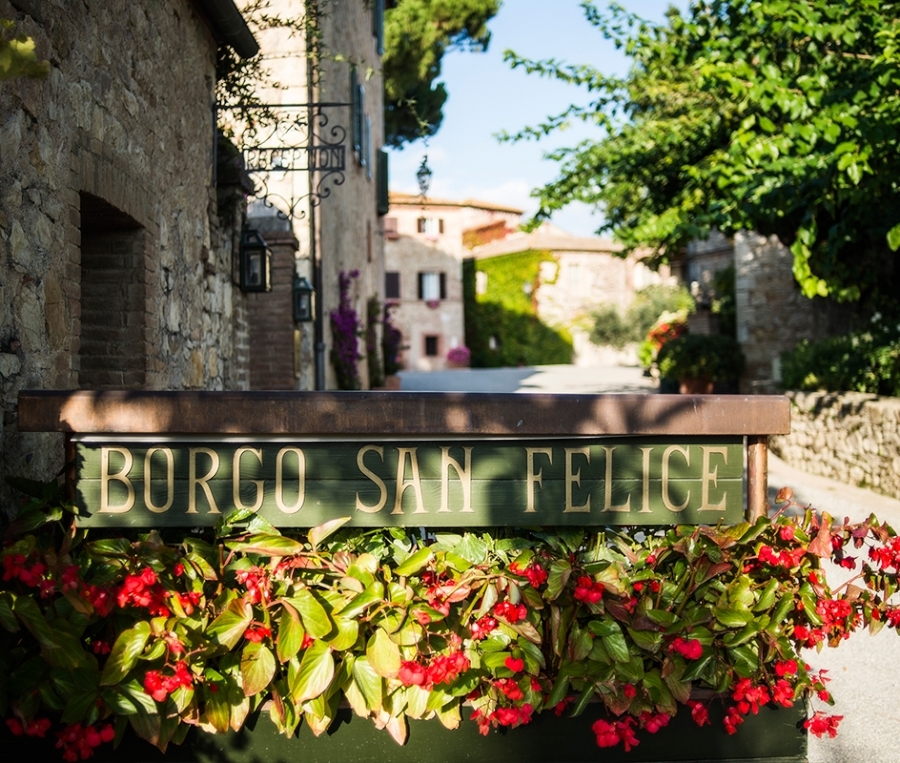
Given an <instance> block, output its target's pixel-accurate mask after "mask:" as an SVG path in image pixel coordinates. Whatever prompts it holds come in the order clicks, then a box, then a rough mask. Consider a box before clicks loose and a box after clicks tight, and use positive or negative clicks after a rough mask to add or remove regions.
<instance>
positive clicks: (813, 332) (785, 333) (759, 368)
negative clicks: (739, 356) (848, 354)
mask: <svg viewBox="0 0 900 763" xmlns="http://www.w3.org/2000/svg"><path fill="white" fill-rule="evenodd" d="M793 262H794V256H793V254H792V253H791V251H790V249H788V248H787V247H786V246H784V245H783V244H782V243H781V242H780V241H779V240H778V238H777V237H775V236H771V237H768V238H767V237H765V236H762V235H760V234H758V233H753V232H743V231H742V232H739V233H738V234H737V235H736V236H735V237H734V239H728V238H726V237H725V236H723V235H721V234H719V233H713V235H712V236H710V238H709V240H707V241H698V242H694V243H693V244H692V245H691V246H690V247H688V250H687V252H686V256H685V259H684V262H683V278H684V280H685V281H686V282H687V283H688V284H689V285H691V286H692V288H693V290H694V291H695V292H696V291H697V290H698V288H699V291H701V292H702V291H703V290H704V289H705V288H707V286H708V284H709V283H710V282H711V280H712V277H711V276H712V274H713V273H714V272H716V271H717V270H721V269H723V268H726V267H729V266H731V265H733V266H734V269H735V307H736V311H737V321H736V322H737V339H738V342H739V343H740V345H741V348H742V349H743V351H744V355H745V357H746V359H747V365H746V369H745V372H744V378H743V379H742V381H741V384H742V388H743V391H745V392H758V393H770V392H776V391H778V389H779V385H780V382H781V360H780V359H781V355H782V353H784V352H787V351H789V350H792V349H793V348H794V347H796V345H797V343H798V342H799V341H800V340H801V339H808V340H817V339H822V338H824V337H826V336H831V335H834V334H835V333H842V332H843V331H847V330H849V326H850V320H851V316H850V313H849V311H847V310H844V309H841V307H840V306H838V305H835V304H834V303H832V302H830V301H828V300H825V299H822V298H820V297H816V298H814V299H809V298H807V297H805V296H803V294H802V293H801V291H800V287H799V286H798V285H797V282H796V280H795V279H794V275H793Z"/></svg>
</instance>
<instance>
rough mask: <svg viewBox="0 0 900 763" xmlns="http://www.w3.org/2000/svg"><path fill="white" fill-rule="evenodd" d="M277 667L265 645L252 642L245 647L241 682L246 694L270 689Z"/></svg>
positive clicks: (272, 655) (270, 651)
mask: <svg viewBox="0 0 900 763" xmlns="http://www.w3.org/2000/svg"><path fill="white" fill-rule="evenodd" d="M275 667H276V662H275V655H274V654H272V650H271V649H269V647H267V646H266V645H265V644H262V643H259V644H256V643H252V642H251V643H248V644H247V645H246V646H244V649H243V651H242V652H241V680H242V683H243V687H244V694H245V695H246V696H248V697H252V696H253V695H254V694H259V693H260V692H261V691H264V690H265V689H266V688H268V686H269V684H270V683H271V682H272V679H273V678H274V677H275ZM329 680H330V679H329Z"/></svg>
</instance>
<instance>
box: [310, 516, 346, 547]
mask: <svg viewBox="0 0 900 763" xmlns="http://www.w3.org/2000/svg"><path fill="white" fill-rule="evenodd" d="M349 521H350V517H338V518H337V519H332V520H329V521H328V522H324V523H322V524H321V525H319V526H318V527H313V528H312V529H311V530H310V531H309V534H308V536H307V537H308V538H309V543H310V545H311V546H312V547H313V551H317V550H318V548H319V544H320V543H321V542H322V541H323V540H325V538H327V537H328V536H329V535H331V534H332V533H335V532H337V531H338V530H340V529H341V528H342V527H343V526H344V525H345V524H347V522H349Z"/></svg>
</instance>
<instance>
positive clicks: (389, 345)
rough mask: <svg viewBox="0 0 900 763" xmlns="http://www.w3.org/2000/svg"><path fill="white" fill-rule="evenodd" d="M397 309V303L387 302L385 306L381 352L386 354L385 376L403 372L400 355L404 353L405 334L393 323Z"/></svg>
mask: <svg viewBox="0 0 900 763" xmlns="http://www.w3.org/2000/svg"><path fill="white" fill-rule="evenodd" d="M396 307H397V304H396V303H395V302H386V303H385V305H384V319H383V323H382V327H381V350H382V352H383V353H384V374H385V376H393V375H394V374H396V373H397V372H398V371H400V370H402V368H403V364H402V363H401V362H400V353H401V352H402V351H403V332H402V331H400V329H398V328H397V327H396V326H395V325H394V321H393V316H392V315H391V311H392V310H393V309H394V308H396Z"/></svg>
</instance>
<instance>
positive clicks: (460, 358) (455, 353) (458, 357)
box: [447, 345, 472, 368]
mask: <svg viewBox="0 0 900 763" xmlns="http://www.w3.org/2000/svg"><path fill="white" fill-rule="evenodd" d="M471 360H472V351H471V350H470V349H469V348H468V347H466V346H465V345H459V346H457V347H453V348H451V349H450V351H449V352H448V353H447V365H448V366H449V367H450V368H468V367H469V363H470V362H471Z"/></svg>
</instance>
